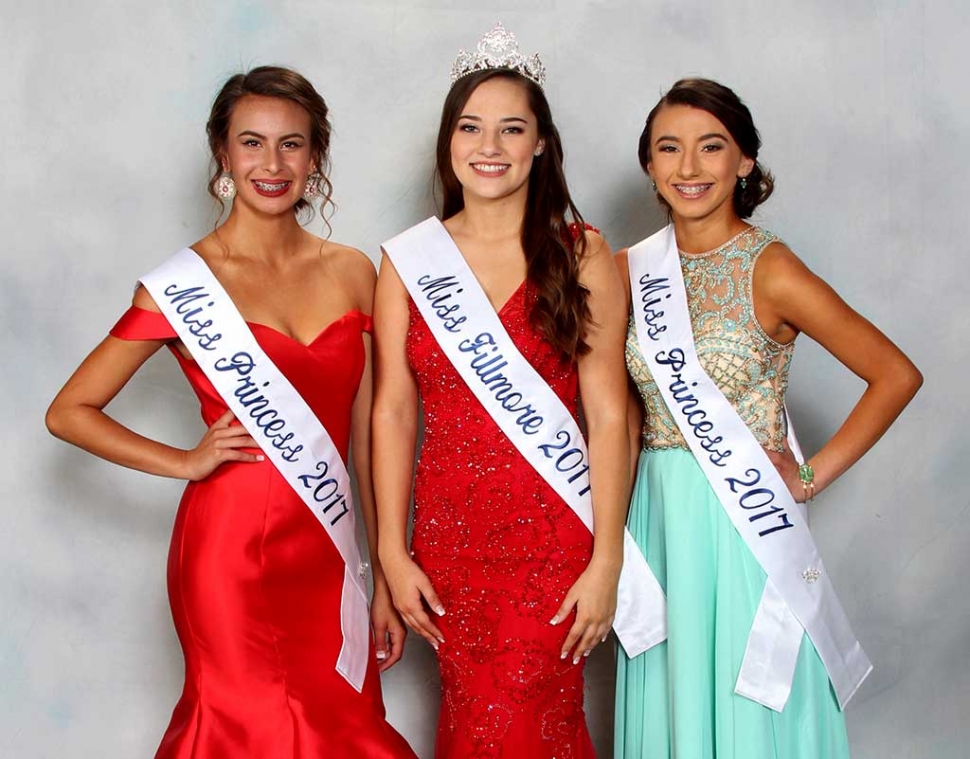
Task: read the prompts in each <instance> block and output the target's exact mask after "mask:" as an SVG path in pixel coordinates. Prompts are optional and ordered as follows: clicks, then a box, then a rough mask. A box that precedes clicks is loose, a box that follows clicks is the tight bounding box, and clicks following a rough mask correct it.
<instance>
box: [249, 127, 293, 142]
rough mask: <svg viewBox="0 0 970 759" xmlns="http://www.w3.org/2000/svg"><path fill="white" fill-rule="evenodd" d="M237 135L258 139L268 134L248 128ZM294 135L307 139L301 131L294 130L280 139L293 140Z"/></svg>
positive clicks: (262, 138) (263, 138)
mask: <svg viewBox="0 0 970 759" xmlns="http://www.w3.org/2000/svg"><path fill="white" fill-rule="evenodd" d="M236 136H237V137H255V138H256V139H258V140H265V139H266V135H265V134H260V133H259V132H254V131H252V130H251V129H246V130H245V131H242V132H240V133H239V134H238V135H236ZM294 137H299V138H300V139H301V140H305V139H306V137H304V136H303V135H302V134H300V133H299V132H293V133H292V134H284V135H283V136H282V137H280V141H283V140H291V139H293V138H294Z"/></svg>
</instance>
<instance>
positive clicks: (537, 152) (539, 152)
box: [532, 146, 542, 158]
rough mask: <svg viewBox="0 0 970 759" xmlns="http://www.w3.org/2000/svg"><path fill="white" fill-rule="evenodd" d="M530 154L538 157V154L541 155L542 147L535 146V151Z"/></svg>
mask: <svg viewBox="0 0 970 759" xmlns="http://www.w3.org/2000/svg"><path fill="white" fill-rule="evenodd" d="M532 155H534V156H535V157H536V158H538V157H539V156H541V155H542V147H541V146H540V147H538V148H536V152H535V153H533V154H532Z"/></svg>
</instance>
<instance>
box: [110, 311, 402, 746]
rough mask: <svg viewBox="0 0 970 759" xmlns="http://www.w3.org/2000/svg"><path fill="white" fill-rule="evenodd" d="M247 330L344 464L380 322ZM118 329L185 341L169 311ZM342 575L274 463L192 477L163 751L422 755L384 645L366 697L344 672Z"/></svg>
mask: <svg viewBox="0 0 970 759" xmlns="http://www.w3.org/2000/svg"><path fill="white" fill-rule="evenodd" d="M249 326H250V328H251V329H252V331H253V334H254V335H255V337H256V340H257V342H258V343H259V344H260V346H261V347H262V348H263V350H265V351H266V354H267V355H268V356H269V357H270V358H271V359H272V361H273V362H274V363H275V364H276V365H277V367H279V369H280V371H282V372H283V374H285V375H286V377H287V378H288V379H289V380H290V382H291V383H292V384H293V386H294V387H295V388H296V390H297V391H298V392H299V393H300V395H302V396H303V398H304V400H306V402H307V403H308V404H309V406H310V408H312V409H313V411H314V413H315V414H316V415H317V417H318V418H319V419H320V421H321V422H322V423H323V424H324V426H325V427H326V428H327V430H328V431H329V433H330V436H331V437H332V438H333V441H334V443H335V444H336V445H337V448H338V449H339V450H340V452H341V455H342V456H343V457H344V459H345V460H346V457H347V447H348V443H349V437H350V410H351V404H352V403H353V400H354V397H355V396H356V394H357V385H358V383H359V382H360V378H361V374H362V372H363V369H364V346H363V341H362V339H361V334H362V332H364V331H370V317H368V316H366V315H364V314H362V313H360V312H358V311H350V312H348V313H347V314H344V316H342V317H340V318H339V319H337V320H336V321H334V322H333V323H332V324H330V325H329V326H328V327H327V328H326V329H325V330H324V331H323V332H321V333H320V335H318V336H317V338H316V339H315V340H314V341H313V342H312V343H310V344H309V345H306V346H305V345H303V344H301V343H299V342H297V341H296V340H293V339H292V338H290V337H288V336H287V335H284V334H282V333H280V332H277V331H276V330H274V329H271V328H269V327H265V326H263V325H260V324H250V325H249ZM111 334H112V335H114V336H115V337H118V338H121V339H123V340H165V339H173V338H175V331H174V330H173V329H172V327H171V326H170V325H169V323H168V322H167V321H166V320H165V317H164V316H162V315H161V314H158V313H153V312H150V311H145V310H143V309H140V308H135V307H133V308H131V309H130V310H129V311H128V312H127V313H126V314H125V315H124V316H123V317H122V318H121V320H120V321H119V322H118V324H117V325H115V327H114V329H112V331H111ZM172 353H174V355H175V357H176V359H178V362H179V365H180V366H181V368H182V371H183V372H184V373H185V376H186V378H187V379H188V381H189V384H191V386H192V389H193V390H194V391H195V393H196V395H198V397H199V400H200V401H201V403H202V418H203V420H204V421H205V423H206V424H207V425H210V424H212V423H213V422H214V421H215V420H216V419H218V418H219V417H220V416H221V415H222V414H223V413H225V411H226V405H225V403H224V402H223V401H222V399H221V398H220V397H219V395H218V394H217V393H216V391H215V388H213V386H212V384H211V383H210V382H209V380H208V379H207V378H206V376H205V375H204V374H203V373H202V370H201V369H199V367H198V365H197V364H196V363H195V362H194V361H191V360H187V359H185V358H183V357H182V355H181V354H180V353H179V352H178V351H177V350H175V349H174V348H173V349H172ZM343 572H344V569H343V560H342V559H341V558H340V555H339V554H338V553H337V549H336V548H335V547H334V545H333V543H332V542H331V541H330V538H329V537H328V536H327V534H326V531H325V530H324V528H323V527H322V526H321V525H320V523H319V522H317V520H316V519H315V518H314V516H313V515H312V514H311V513H310V510H309V509H308V508H307V507H306V505H304V503H303V501H302V500H300V498H299V496H297V495H296V493H295V492H294V491H293V489H292V488H291V487H290V486H289V485H288V484H287V483H286V481H285V480H284V479H283V478H282V476H281V475H280V474H279V472H278V471H277V470H276V468H275V467H274V466H273V465H272V464H271V463H270V462H269V461H268V460H267V461H265V462H261V463H252V464H249V463H246V464H241V463H225V464H222V465H221V466H220V467H219V468H218V469H216V470H215V471H214V472H213V473H212V474H211V475H210V476H209V477H207V478H206V479H204V480H202V481H200V482H193V483H189V485H188V487H186V489H185V494H184V495H183V497H182V502H181V503H180V504H179V510H178V514H177V516H176V518H175V529H174V533H173V535H172V545H171V549H170V552H169V561H168V589H169V599H170V602H171V605H172V615H173V617H174V621H175V629H176V631H177V632H178V636H179V641H180V642H181V644H182V651H183V653H184V655H185V687H184V690H183V692H182V697H181V699H180V700H179V702H178V704H177V705H176V707H175V711H174V713H173V714H172V721H171V723H170V725H169V727H168V730H167V731H166V733H165V736H164V737H163V738H162V742H161V746H160V747H159V749H158V753H157V754H156V759H364V758H367V759H415V755H414V753H413V752H412V751H411V749H410V748H409V747H408V746H407V744H406V743H405V741H404V739H403V738H402V737H401V736H400V735H398V733H397V732H395V730H394V728H392V727H391V726H390V725H389V724H388V723H387V722H386V721H385V719H384V704H383V701H382V699H381V685H380V678H379V674H378V672H377V666H376V660H375V659H374V655H373V650H372V651H371V652H370V661H369V663H368V669H367V676H366V679H365V681H364V686H363V692H362V693H358V692H357V691H356V690H354V688H353V686H351V685H350V684H349V683H348V682H347V681H346V680H344V679H343V678H342V677H341V676H340V675H338V674H337V672H336V671H335V670H334V664H335V662H336V660H337V656H338V653H339V651H340V645H341V633H340V591H341V586H342V583H343Z"/></svg>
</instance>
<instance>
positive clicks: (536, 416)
mask: <svg viewBox="0 0 970 759" xmlns="http://www.w3.org/2000/svg"><path fill="white" fill-rule="evenodd" d="M383 248H384V252H385V253H387V255H388V257H389V258H390V259H391V262H392V263H393V264H394V268H395V269H396V270H397V273H398V275H399V276H400V277H401V280H402V281H403V282H404V285H405V287H407V290H408V292H409V293H410V295H411V298H412V299H413V300H414V303H415V305H417V307H418V310H419V311H420V312H421V315H422V316H423V317H424V320H425V322H426V323H427V325H428V328H429V329H430V330H431V333H432V335H434V338H435V340H436V341H437V342H438V345H439V346H440V347H441V350H442V351H443V352H444V354H445V355H446V356H447V357H448V360H449V361H450V362H451V363H452V364H453V365H454V367H455V369H456V370H457V372H458V374H459V375H460V376H461V378H462V380H464V382H465V384H467V385H468V388H469V389H470V390H471V391H472V393H473V394H474V395H475V397H476V398H477V399H478V400H479V401H480V402H481V404H482V406H484V407H485V410H486V411H487V412H488V414H489V415H490V416H491V417H492V419H494V420H495V423H496V424H497V425H498V426H499V428H500V429H501V430H502V432H504V433H505V435H506V436H507V437H508V438H509V440H510V441H511V443H512V444H513V445H514V446H515V447H516V449H517V450H518V451H519V453H521V454H522V456H523V457H524V458H525V460H526V461H527V462H528V463H529V464H530V465H531V466H532V467H533V468H534V469H535V470H536V472H538V473H539V475H540V476H542V478H543V479H544V480H545V481H546V482H547V483H549V485H550V486H551V487H552V488H553V490H555V491H556V493H558V494H559V496H560V497H561V498H562V499H563V500H564V501H565V502H566V504H567V505H568V506H569V507H570V508H571V509H572V510H573V511H574V512H575V513H576V515H577V516H578V517H579V518H580V519H581V520H582V522H583V524H584V525H586V527H587V529H589V530H590V532H592V531H593V508H592V502H591V500H590V495H589V491H590V487H589V465H588V461H589V454H588V452H587V450H586V441H585V440H584V439H583V435H582V432H581V431H580V429H579V426H578V425H577V424H576V421H575V419H573V417H572V415H571V414H570V413H569V410H568V409H567V408H566V406H565V405H564V404H563V402H562V401H561V400H560V399H559V397H558V396H557V395H556V393H555V392H554V391H553V390H552V388H550V387H549V385H547V384H546V382H545V380H543V379H542V377H541V376H540V375H539V373H538V372H537V371H536V370H535V369H534V368H533V366H532V365H531V364H530V363H529V362H528V360H527V359H526V358H525V357H524V356H523V355H522V354H521V353H520V352H519V351H518V349H517V348H516V347H515V344H514V343H513V342H512V338H511V337H510V336H509V334H508V332H506V331H505V327H504V326H503V325H502V322H501V320H500V319H499V317H498V314H496V313H495V309H493V308H492V305H491V303H490V302H489V300H488V297H487V296H486V295H485V292H484V291H483V290H482V288H481V285H479V283H478V281H477V280H476V279H475V275H474V274H473V273H472V270H471V269H470V268H469V267H468V264H467V263H466V262H465V259H464V257H463V256H462V254H461V251H459V250H458V248H457V246H456V245H455V243H454V241H453V240H452V239H451V236H450V235H449V234H448V232H447V230H446V229H445V228H444V226H443V225H442V224H441V222H440V221H438V219H436V218H434V217H431V218H430V219H427V220H426V221H423V222H422V223H420V224H418V225H417V226H414V227H412V228H411V229H409V230H407V231H405V232H403V233H402V234H400V235H398V236H397V237H395V238H393V239H392V240H389V241H388V242H386V243H384V245H383ZM482 356H488V357H489V359H491V358H493V357H494V358H496V361H495V362H494V363H493V362H492V361H491V360H490V361H489V362H487V363H488V366H489V367H491V369H495V367H496V366H498V367H500V368H501V372H498V371H492V370H491V369H489V370H487V371H482V372H479V371H478V370H477V368H476V367H480V366H481V364H482V363H483V362H482V360H481V357H482ZM666 615H667V605H666V599H665V598H664V595H663V591H662V590H661V588H660V583H658V582H657V579H656V577H654V575H653V572H652V571H651V570H650V567H649V566H648V565H647V562H646V559H644V558H643V554H641V553H640V549H639V548H638V547H637V545H636V543H635V542H634V540H633V537H632V536H631V535H630V533H629V532H626V533H625V535H624V542H623V569H622V571H621V573H620V582H619V587H618V590H617V609H616V617H615V618H614V622H613V629H614V630H615V631H616V634H617V637H618V638H619V640H620V643H621V644H623V648H624V650H625V651H626V652H627V655H629V656H631V657H633V656H637V655H638V654H641V653H643V652H644V651H646V650H647V649H648V648H650V647H652V646H654V645H656V644H657V643H660V642H661V641H663V640H664V639H665V638H666V637H667V629H666V625H667V618H666Z"/></svg>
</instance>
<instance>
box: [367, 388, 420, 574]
mask: <svg viewBox="0 0 970 759" xmlns="http://www.w3.org/2000/svg"><path fill="white" fill-rule="evenodd" d="M416 439H417V410H416V409H415V411H414V413H413V414H411V413H407V412H401V411H398V412H393V411H387V410H383V409H381V408H379V407H378V406H377V405H375V410H374V417H373V453H374V456H373V458H374V461H375V465H374V495H375V501H376V505H377V508H376V511H377V523H378V525H379V530H378V538H377V547H378V550H377V553H378V556H379V558H380V560H381V562H382V563H387V562H389V561H393V560H394V559H397V558H400V557H401V556H402V555H407V550H408V549H407V524H408V514H409V511H410V502H411V474H412V472H413V469H414V446H415V441H416Z"/></svg>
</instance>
